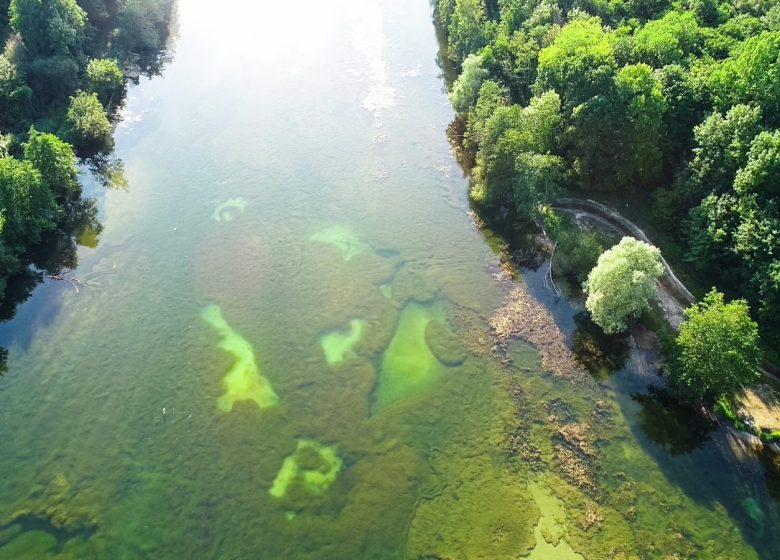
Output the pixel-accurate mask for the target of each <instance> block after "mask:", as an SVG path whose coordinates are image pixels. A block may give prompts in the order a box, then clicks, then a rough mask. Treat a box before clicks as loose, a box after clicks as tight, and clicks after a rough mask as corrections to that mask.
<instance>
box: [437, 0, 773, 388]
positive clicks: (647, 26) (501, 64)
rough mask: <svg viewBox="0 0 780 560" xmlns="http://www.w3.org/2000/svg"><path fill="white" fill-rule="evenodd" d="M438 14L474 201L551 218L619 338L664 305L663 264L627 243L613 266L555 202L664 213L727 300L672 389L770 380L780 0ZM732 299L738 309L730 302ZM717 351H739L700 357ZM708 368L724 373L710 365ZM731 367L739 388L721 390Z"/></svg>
mask: <svg viewBox="0 0 780 560" xmlns="http://www.w3.org/2000/svg"><path fill="white" fill-rule="evenodd" d="M434 8H435V19H436V21H437V22H438V25H439V27H440V29H441V30H442V31H443V33H444V36H445V38H446V48H445V53H444V58H445V59H446V60H447V61H448V62H449V63H450V65H451V66H452V69H453V72H452V75H453V76H457V78H456V79H454V82H453V84H452V87H451V91H450V99H451V101H452V104H453V106H454V108H455V110H456V111H457V113H458V118H457V119H456V121H455V122H454V123H453V125H452V126H451V131H452V132H453V133H454V134H455V137H456V139H457V141H458V142H459V143H460V145H461V146H462V147H463V148H464V152H465V154H467V156H466V157H464V158H461V159H462V160H463V161H466V162H467V164H468V165H469V166H471V167H472V168H471V171H472V176H473V183H472V187H471V191H470V196H471V199H472V201H473V203H475V204H476V206H477V207H478V208H480V209H482V210H483V211H489V212H487V213H488V214H491V215H492V216H493V221H499V222H502V223H503V224H506V223H515V224H521V225H522V224H527V223H528V222H529V221H535V222H536V223H538V224H541V225H542V227H543V229H544V231H545V233H547V234H548V235H549V236H550V237H551V238H552V239H553V240H554V241H555V242H556V249H557V251H558V253H557V255H556V262H557V260H561V261H562V266H561V267H560V269H561V271H562V272H564V273H568V274H570V275H571V276H572V277H575V278H576V279H577V280H578V281H579V282H582V281H584V280H585V277H586V276H587V275H588V272H589V271H590V270H591V269H593V271H592V272H591V273H590V277H588V278H587V282H586V283H585V285H584V288H585V290H586V292H588V309H589V310H590V311H591V314H592V318H593V320H594V321H595V322H596V323H597V324H599V325H600V326H602V327H603V328H604V330H605V332H607V333H614V332H618V331H620V330H625V328H626V327H627V323H626V319H627V318H631V317H636V316H637V315H639V314H640V313H641V312H642V311H644V310H645V309H646V308H647V307H648V301H649V299H650V295H651V292H652V291H653V286H652V284H653V283H654V276H653V275H655V277H657V276H658V275H660V265H657V266H653V265H651V264H649V261H647V259H645V261H646V262H645V264H646V265H647V266H650V268H653V269H655V268H657V269H658V270H654V271H653V273H652V274H650V275H648V270H647V266H639V268H636V267H632V265H631V263H630V261H631V258H629V259H628V260H626V259H618V255H617V254H614V255H613V254H612V253H613V252H615V251H618V250H620V246H618V247H616V248H614V249H612V250H611V251H609V252H607V253H605V254H604V255H602V257H601V258H599V254H600V253H602V252H603V251H604V250H605V249H607V247H608V244H607V241H606V240H605V239H604V238H603V237H602V236H600V235H599V234H596V233H592V232H579V231H573V230H574V229H576V228H573V227H572V225H571V224H568V223H567V220H566V219H565V218H564V217H563V216H561V215H558V214H556V213H555V212H554V211H553V210H552V209H551V208H550V203H551V202H552V201H553V200H554V199H555V197H556V196H558V195H560V194H561V193H563V192H565V191H575V192H581V193H585V194H587V195H593V194H599V193H611V194H613V195H617V196H619V197H623V198H633V199H636V198H641V199H645V200H647V201H650V203H649V204H645V205H644V206H649V214H650V216H651V220H652V221H653V223H654V224H655V225H656V226H657V227H658V229H659V230H662V231H668V232H675V236H676V238H677V239H674V240H671V239H669V238H671V237H672V236H671V235H667V236H666V237H664V238H663V241H664V243H662V246H664V248H665V249H667V248H668V249H669V251H670V253H671V254H673V255H675V256H678V257H679V258H678V259H677V260H678V261H680V262H684V264H685V265H686V267H687V268H689V269H690V270H691V271H692V276H693V277H694V278H707V282H711V283H714V284H715V288H714V289H716V290H717V291H713V292H711V293H710V295H708V296H707V297H706V298H705V299H704V301H703V303H702V304H700V305H698V306H694V307H693V308H692V309H690V310H689V311H688V312H687V317H688V318H687V321H686V322H685V324H684V326H683V329H682V330H681V332H680V335H679V337H678V338H677V341H676V342H675V341H673V340H669V341H668V342H669V344H667V347H668V348H667V353H668V354H669V356H668V358H669V359H668V360H667V365H668V369H669V370H670V373H671V377H672V380H673V381H674V383H673V384H672V385H673V387H674V388H676V390H677V392H678V394H680V395H681V396H683V397H684V398H686V399H690V400H692V401H694V402H698V401H699V400H701V399H702V398H704V399H705V400H709V401H710V402H711V401H713V400H717V399H719V398H726V399H728V398H730V397H731V395H732V393H733V391H734V390H735V388H736V387H738V386H739V385H740V384H742V383H747V382H750V381H754V380H755V379H756V378H757V376H758V373H757V372H758V364H759V362H760V358H759V355H760V352H759V346H760V348H761V351H762V352H763V353H764V354H765V355H766V356H768V357H769V358H770V359H775V360H776V359H777V348H778V342H780V308H778V306H779V305H780V209H779V208H778V198H777V195H778V185H780V130H778V126H780V93H779V92H780V31H778V29H780V4H778V3H777V2H741V1H733V0H727V1H718V0H686V1H683V2H670V1H666V0H658V1H653V2H644V1H634V0H630V1H628V2H622V1H615V0H604V1H601V0H595V1H591V0H575V1H573V2H571V1H566V2H557V1H555V0H438V1H437V2H436V3H435V6H434ZM497 209H498V211H497ZM496 216H500V217H499V218H496ZM502 227H504V226H502ZM625 242H626V240H624V242H623V243H621V245H623V244H624V243H625ZM640 245H643V244H641V243H640ZM625 249H627V248H625ZM624 253H625V251H624ZM680 255H684V256H682V257H680ZM622 256H628V255H627V254H625V255H622ZM597 259H598V266H596V263H597ZM607 259H611V261H612V266H611V267H610V265H609V264H608V263H607ZM594 267H595V268H594ZM608 269H609V271H608ZM656 272H657V273H658V274H655V273H656ZM638 274H639V275H641V276H642V277H643V278H645V279H646V281H639V280H638V277H637V275H638ZM617 277H621V278H622V281H621V282H622V284H623V287H622V291H621V288H619V287H616V286H615V285H614V283H613V282H614V280H615V278H617ZM599 279H601V284H602V288H603V289H600V288H599V287H598V286H597V282H598V280H599ZM707 287H709V286H707ZM704 288H705V287H702V289H699V290H698V292H699V295H704V291H705V289H704ZM721 292H723V293H725V294H726V295H727V296H728V297H730V298H739V299H737V300H736V301H734V302H732V303H729V304H724V300H723V297H724V296H723V293H721ZM721 320H722V321H721ZM719 321H721V322H720V323H719ZM754 321H755V323H754ZM756 323H757V325H756ZM716 324H719V326H718V327H717V329H716V328H715V325H716ZM731 327H733V328H731ZM715 330H717V331H718V332H717V333H716V332H715ZM759 332H760V337H759ZM666 338H670V337H666ZM703 341H707V342H709V343H712V342H715V341H718V342H722V343H723V344H722V345H717V346H711V347H710V348H709V349H702V348H695V347H696V346H697V345H699V346H700V345H701V344H702V342H703ZM714 348H721V349H722V350H718V351H714V350H713V349H714ZM708 351H709V352H714V353H715V354H722V355H720V356H705V354H707V352H708ZM694 356H697V357H694ZM705 357H706V358H707V359H709V360H713V361H714V362H712V363H708V364H707V365H706V366H705V365H704V364H702V362H701V361H700V358H705ZM726 364H729V367H731V366H734V367H733V368H732V369H733V378H731V379H728V380H726V379H724V380H722V381H716V380H715V379H713V377H712V372H713V371H715V370H719V369H720V368H721V367H723V366H724V365H726ZM737 364H738V367H737ZM713 368H714V369H713ZM705 371H706V372H708V373H703V372H705Z"/></svg>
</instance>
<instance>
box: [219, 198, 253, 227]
mask: <svg viewBox="0 0 780 560" xmlns="http://www.w3.org/2000/svg"><path fill="white" fill-rule="evenodd" d="M246 205H247V202H246V199H244V198H241V197H238V198H229V199H227V200H226V201H225V202H223V203H221V204H219V205H218V206H217V207H216V208H215V209H214V213H213V214H212V217H213V218H214V219H215V220H216V221H218V222H232V221H233V220H235V219H236V218H237V217H238V216H240V215H241V214H243V213H244V210H246Z"/></svg>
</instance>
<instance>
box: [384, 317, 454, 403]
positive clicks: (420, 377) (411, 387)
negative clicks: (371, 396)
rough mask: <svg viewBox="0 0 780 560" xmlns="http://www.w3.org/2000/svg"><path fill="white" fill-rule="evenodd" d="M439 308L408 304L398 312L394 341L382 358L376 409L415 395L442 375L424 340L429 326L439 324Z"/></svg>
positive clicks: (440, 368)
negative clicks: (434, 323) (399, 314)
mask: <svg viewBox="0 0 780 560" xmlns="http://www.w3.org/2000/svg"><path fill="white" fill-rule="evenodd" d="M442 318H443V312H442V309H441V306H440V305H431V306H425V305H421V304H419V303H416V302H410V303H408V304H407V305H406V306H405V307H404V308H403V310H402V311H401V316H400V318H399V319H398V325H397V327H396V330H395V333H394V334H393V338H392V340H391V341H390V345H389V346H388V347H387V350H385V353H384V355H383V357H382V366H381V369H380V373H379V387H378V389H377V392H376V401H375V404H374V408H375V409H380V408H382V407H384V406H387V405H388V404H390V403H393V402H395V401H397V400H399V399H402V398H404V397H408V396H411V395H414V394H417V393H419V392H421V391H424V390H425V389H427V388H429V387H430V386H431V385H432V384H434V383H435V382H436V381H437V380H438V379H439V378H440V377H441V375H442V374H443V373H444V371H445V367H444V365H443V364H442V363H441V362H440V361H439V360H438V359H437V358H436V356H435V355H434V354H433V352H432V351H431V349H430V347H429V346H428V343H427V342H426V340H425V331H426V329H427V328H428V324H429V323H430V322H431V321H434V320H441V319H442Z"/></svg>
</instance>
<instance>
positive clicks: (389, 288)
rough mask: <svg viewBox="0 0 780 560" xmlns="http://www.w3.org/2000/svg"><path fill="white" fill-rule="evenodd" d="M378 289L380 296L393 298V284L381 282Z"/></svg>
mask: <svg viewBox="0 0 780 560" xmlns="http://www.w3.org/2000/svg"><path fill="white" fill-rule="evenodd" d="M379 291H381V292H382V296H383V297H384V298H386V299H393V285H392V284H382V285H381V286H379Z"/></svg>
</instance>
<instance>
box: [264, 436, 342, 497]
mask: <svg viewBox="0 0 780 560" xmlns="http://www.w3.org/2000/svg"><path fill="white" fill-rule="evenodd" d="M341 465H342V462H341V459H340V458H339V456H338V455H337V454H336V450H335V448H334V447H328V446H325V445H322V444H320V443H318V442H316V441H313V440H308V439H301V440H298V446H297V447H296V449H295V451H294V452H293V454H292V455H289V456H287V457H285V459H284V462H283V463H282V468H281V469H280V470H279V473H278V474H277V475H276V478H275V479H274V482H273V484H272V485H271V488H270V489H269V490H268V493H269V494H271V496H273V497H274V498H283V497H285V496H286V495H287V493H288V491H289V490H290V488H291V487H292V486H293V485H294V484H300V485H302V486H303V488H304V489H305V490H306V491H307V492H308V493H309V494H311V495H313V496H318V495H320V494H322V493H323V492H325V491H326V490H327V489H328V487H329V486H330V485H331V484H332V483H333V481H334V480H336V477H337V476H338V474H339V471H341Z"/></svg>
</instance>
